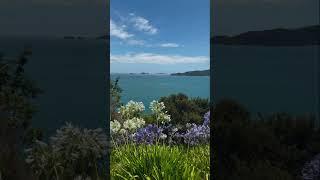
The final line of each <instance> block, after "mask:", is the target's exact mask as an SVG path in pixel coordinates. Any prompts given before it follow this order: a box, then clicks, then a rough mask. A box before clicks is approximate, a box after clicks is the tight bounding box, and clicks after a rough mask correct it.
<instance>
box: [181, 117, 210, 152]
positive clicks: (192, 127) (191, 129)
mask: <svg viewBox="0 0 320 180" xmlns="http://www.w3.org/2000/svg"><path fill="white" fill-rule="evenodd" d="M209 124H210V111H209V112H207V113H206V114H205V115H204V122H203V124H201V125H196V124H194V123H192V124H187V125H186V127H187V128H188V129H187V131H186V132H185V133H177V134H176V135H175V136H176V137H178V138H181V139H183V142H184V143H186V144H188V145H191V146H193V145H198V144H206V143H209V141H210V127H209Z"/></svg>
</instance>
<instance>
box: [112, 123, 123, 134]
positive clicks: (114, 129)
mask: <svg viewBox="0 0 320 180" xmlns="http://www.w3.org/2000/svg"><path fill="white" fill-rule="evenodd" d="M120 129H121V124H120V122H119V121H117V120H114V121H111V122H110V130H111V132H112V133H117V132H119V130H120Z"/></svg>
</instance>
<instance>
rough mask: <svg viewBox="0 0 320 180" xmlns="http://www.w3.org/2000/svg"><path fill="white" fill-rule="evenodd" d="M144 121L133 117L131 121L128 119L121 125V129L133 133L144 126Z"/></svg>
mask: <svg viewBox="0 0 320 180" xmlns="http://www.w3.org/2000/svg"><path fill="white" fill-rule="evenodd" d="M144 124H145V121H144V120H143V119H142V118H138V117H134V118H132V119H128V120H126V121H125V122H124V123H123V127H124V128H125V129H127V130H129V131H134V130H136V129H138V128H141V127H142V126H144Z"/></svg>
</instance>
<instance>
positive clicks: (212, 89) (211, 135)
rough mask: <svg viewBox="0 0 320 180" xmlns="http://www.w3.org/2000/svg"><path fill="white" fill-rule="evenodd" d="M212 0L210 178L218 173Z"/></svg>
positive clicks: (211, 7)
mask: <svg viewBox="0 0 320 180" xmlns="http://www.w3.org/2000/svg"><path fill="white" fill-rule="evenodd" d="M213 13H214V12H213V0H210V17H209V21H210V22H209V24H210V35H209V36H210V37H209V38H210V39H209V43H210V46H209V47H210V78H209V79H210V129H211V130H210V177H211V178H210V179H215V177H216V176H215V173H219V172H216V171H214V169H215V166H216V164H215V163H214V162H215V158H214V157H215V154H214V149H215V148H214V133H215V131H214V127H215V126H214V118H213V107H214V103H215V102H214V94H215V93H214V92H215V91H214V88H215V83H214V79H215V77H214V70H215V66H214V60H213V41H212V40H213V39H212V37H213V28H212V27H213V24H214V22H213Z"/></svg>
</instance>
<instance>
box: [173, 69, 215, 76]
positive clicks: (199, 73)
mask: <svg viewBox="0 0 320 180" xmlns="http://www.w3.org/2000/svg"><path fill="white" fill-rule="evenodd" d="M171 75H172V76H210V70H203V71H188V72H184V73H173V74H171Z"/></svg>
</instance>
